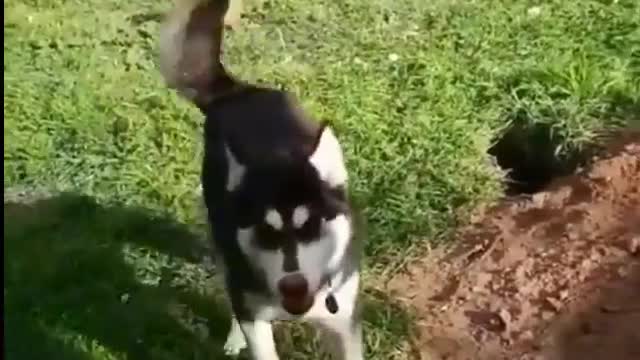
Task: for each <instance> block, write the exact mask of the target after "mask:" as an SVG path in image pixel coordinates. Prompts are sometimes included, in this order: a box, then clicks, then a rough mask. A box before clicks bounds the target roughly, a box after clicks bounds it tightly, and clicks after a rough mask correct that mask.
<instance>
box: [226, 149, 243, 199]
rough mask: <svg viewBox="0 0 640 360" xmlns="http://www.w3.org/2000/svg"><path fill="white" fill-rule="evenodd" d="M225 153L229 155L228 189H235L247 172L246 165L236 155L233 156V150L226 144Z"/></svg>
mask: <svg viewBox="0 0 640 360" xmlns="http://www.w3.org/2000/svg"><path fill="white" fill-rule="evenodd" d="M224 151H225V154H226V155H227V168H228V170H227V186H226V188H227V191H234V190H235V189H237V188H238V186H240V184H242V180H244V175H245V173H246V172H247V168H246V166H244V165H242V164H240V162H238V160H236V157H235V156H233V154H232V153H231V150H229V148H228V147H226V146H225V148H224Z"/></svg>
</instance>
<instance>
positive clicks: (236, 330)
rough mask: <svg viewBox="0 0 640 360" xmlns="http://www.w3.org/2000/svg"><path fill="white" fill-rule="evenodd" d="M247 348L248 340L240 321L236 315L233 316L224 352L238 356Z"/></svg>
mask: <svg viewBox="0 0 640 360" xmlns="http://www.w3.org/2000/svg"><path fill="white" fill-rule="evenodd" d="M246 348H247V341H246V339H245V337H244V334H243V333H242V329H241V328H240V323H239V322H238V319H236V317H235V316H231V329H230V330H229V335H227V341H226V342H225V343H224V353H225V354H226V355H227V356H237V355H238V354H240V352H241V351H242V350H244V349H246Z"/></svg>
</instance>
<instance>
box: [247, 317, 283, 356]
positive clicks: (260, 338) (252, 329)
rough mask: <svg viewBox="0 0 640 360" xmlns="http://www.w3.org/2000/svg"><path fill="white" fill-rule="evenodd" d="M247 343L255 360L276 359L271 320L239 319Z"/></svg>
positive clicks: (276, 353)
mask: <svg viewBox="0 0 640 360" xmlns="http://www.w3.org/2000/svg"><path fill="white" fill-rule="evenodd" d="M240 328H241V329H242V332H243V333H244V337H245V339H246V341H247V345H248V347H249V349H250V351H251V353H252V355H253V358H254V359H255V360H278V359H279V357H278V352H277V351H276V344H275V342H274V341H273V329H272V327H271V322H269V321H264V320H259V319H257V320H254V321H241V322H240Z"/></svg>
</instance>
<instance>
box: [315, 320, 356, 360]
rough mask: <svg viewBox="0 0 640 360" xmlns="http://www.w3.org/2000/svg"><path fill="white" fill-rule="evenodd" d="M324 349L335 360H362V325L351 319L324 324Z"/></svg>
mask: <svg viewBox="0 0 640 360" xmlns="http://www.w3.org/2000/svg"><path fill="white" fill-rule="evenodd" d="M322 330H323V335H324V336H323V340H324V347H325V349H326V351H327V352H328V353H329V354H330V355H331V357H332V359H333V360H362V359H364V352H363V346H362V325H361V323H360V322H359V321H357V320H355V319H351V318H342V319H335V320H334V321H331V322H325V323H324V324H322Z"/></svg>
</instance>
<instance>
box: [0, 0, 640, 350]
mask: <svg viewBox="0 0 640 360" xmlns="http://www.w3.org/2000/svg"><path fill="white" fill-rule="evenodd" d="M249 3H250V4H251V10H250V11H249V12H248V13H247V14H246V16H247V17H246V18H245V19H244V27H243V28H242V29H240V30H239V31H237V32H233V33H229V34H228V36H227V40H228V45H227V46H226V50H225V52H226V54H225V56H226V57H225V62H226V63H227V64H228V66H229V68H230V69H231V70H232V71H233V72H234V73H235V74H237V75H239V76H240V77H242V78H244V79H248V80H255V81H260V82H263V83H267V84H275V85H278V86H282V87H285V88H288V89H289V90H291V91H293V92H294V93H296V94H298V96H299V97H300V98H301V99H302V101H303V102H304V103H305V105H306V106H307V108H308V110H309V112H311V113H312V114H313V115H315V116H316V117H317V118H318V119H324V120H328V121H330V122H331V123H332V124H333V125H334V127H335V128H336V129H337V132H338V134H339V136H340V137H341V139H342V141H343V143H344V146H345V152H346V157H347V159H348V165H349V168H350V171H351V179H352V192H353V195H354V196H355V198H356V200H357V203H358V204H359V205H361V207H362V209H363V212H364V215H365V216H366V218H367V221H368V224H369V229H368V233H369V239H368V243H367V248H366V250H367V255H368V257H367V264H366V265H367V268H368V269H370V270H372V271H371V272H370V274H372V276H370V277H369V278H368V280H372V279H373V278H374V277H375V274H379V273H380V271H383V270H386V269H388V267H387V266H388V263H389V262H390V261H394V260H396V259H398V258H400V257H402V256H404V255H406V254H407V252H408V250H407V249H411V248H413V247H420V246H422V245H424V244H425V243H436V242H438V241H440V240H441V239H443V238H444V237H445V235H446V234H447V232H448V231H449V230H450V229H451V227H452V226H453V225H455V224H456V223H457V221H459V220H464V214H465V211H466V210H468V209H471V208H472V207H474V206H476V205H478V204H480V203H482V202H485V201H490V200H492V199H495V198H496V196H499V195H500V193H501V184H500V180H501V176H502V175H501V172H500V171H498V170H497V169H495V168H494V167H493V166H492V164H491V161H489V159H488V157H487V155H486V152H487V150H488V149H489V148H490V146H491V145H492V143H493V142H494V141H495V140H496V139H497V138H498V137H499V136H500V135H501V134H502V133H504V132H505V131H506V130H507V129H508V128H509V126H512V125H517V126H518V127H520V128H522V129H525V130H526V129H529V128H531V129H538V128H539V126H544V127H546V128H550V129H551V130H552V131H551V132H550V133H551V134H552V138H551V139H538V140H534V141H535V142H536V143H538V142H539V143H543V144H547V145H546V146H548V147H552V150H553V151H552V153H553V154H554V156H556V157H557V158H558V159H560V160H561V159H562V158H563V157H570V156H573V155H574V154H575V153H576V152H580V151H581V149H583V148H584V147H585V146H587V145H589V144H590V143H591V142H592V141H593V140H594V139H595V138H596V136H597V134H598V133H599V132H600V131H602V130H608V129H611V128H612V127H615V126H618V125H622V124H624V123H625V122H626V121H629V120H638V114H640V4H638V2H637V1H635V0H619V1H613V0H612V1H605V0H602V1H563V0H555V1H545V2H536V1H526V0H513V1H491V0H480V1H473V2H472V1H456V0H447V1H444V0H435V1H420V0H369V1H364V0H340V1H333V0H322V1H316V2H308V1H303V0H281V1H261V2H259V1H258V0H254V1H253V2H249ZM4 6H5V18H4V30H5V45H4V71H5V75H4V76H5V81H4V90H5V95H4V116H5V121H4V140H5V143H4V144H5V145H4V172H5V178H4V179H5V185H4V186H5V189H7V188H10V187H11V188H14V187H23V188H27V189H34V188H35V189H42V188H46V189H55V190H57V191H66V192H69V193H70V194H67V195H56V196H55V197H54V198H52V199H49V200H43V201H39V202H36V203H34V204H32V205H31V206H30V207H25V205H21V204H20V203H19V202H15V201H12V202H10V203H8V202H7V199H5V217H4V219H5V233H4V234H5V242H4V249H5V288H4V290H5V292H4V301H5V305H6V310H5V333H6V334H7V349H8V352H7V355H8V356H9V358H10V359H31V358H34V359H35V358H45V357H47V358H61V359H92V360H103V359H124V358H135V359H144V358H153V359H178V358H180V359H184V358H192V359H201V358H205V357H208V358H211V357H212V356H213V357H216V355H219V353H218V350H219V347H220V343H221V341H222V340H223V339H222V337H223V336H224V334H223V333H224V330H226V327H227V324H226V321H227V316H228V315H227V312H225V311H223V305H216V303H217V302H220V301H222V298H221V295H220V291H219V289H218V288H217V287H216V285H215V282H213V281H211V275H209V272H208V271H207V269H206V267H205V266H203V265H202V264H201V262H202V259H200V258H198V257H196V258H193V255H194V254H200V255H201V254H202V253H204V252H203V251H200V250H198V247H196V248H193V247H192V246H199V245H198V244H201V243H202V241H201V239H202V238H203V230H202V229H203V228H202V216H201V215H202V209H201V207H200V202H199V199H198V198H197V190H196V188H197V185H198V179H199V175H198V170H199V160H200V157H201V148H202V146H201V140H200V137H201V121H202V119H201V116H200V115H199V114H198V112H197V111H196V110H195V109H194V108H193V107H191V106H190V105H189V104H187V103H186V102H184V101H183V100H181V99H179V98H178V97H177V96H176V95H175V94H173V93H171V92H170V91H169V90H167V89H166V87H165V86H164V84H163V83H162V80H161V79H160V76H159V73H158V70H157V66H156V53H155V52H156V40H157V39H156V35H157V32H158V21H159V19H160V18H161V16H162V13H163V12H164V11H165V10H166V9H167V8H168V6H170V2H169V1H168V0H165V1H149V0H143V1H135V2H131V1H123V0H101V1H97V0H85V1H76V0H31V1H26V0H25V1H16V0H10V1H5V4H4ZM544 133H545V134H547V132H544ZM536 134H537V132H536ZM545 136H546V135H545ZM532 137H534V136H532ZM525 138H526V136H525ZM547 150H548V149H547ZM185 252H186V253H185ZM165 280H166V281H165ZM367 299H368V302H367V304H368V305H367V306H368V309H371V310H370V311H367V312H366V316H367V328H366V332H367V345H368V351H369V354H371V356H374V357H373V358H380V359H383V358H384V359H387V358H396V359H403V358H406V356H407V355H406V354H405V352H404V350H405V348H404V346H405V345H406V341H407V331H408V326H409V325H408V322H409V318H408V316H409V315H407V314H406V313H405V312H404V311H402V310H400V309H397V308H396V307H394V306H392V301H390V300H384V299H383V300H380V299H381V297H380V294H378V293H370V294H368V295H367ZM125 300H126V301H125ZM374 300H375V301H374ZM304 334H305V331H301V330H300V329H299V328H295V329H294V331H291V329H290V328H288V327H287V328H284V329H283V330H281V331H280V332H279V333H278V336H279V338H281V340H282V343H283V344H284V345H283V346H284V348H285V350H286V351H287V354H288V355H289V356H288V357H287V358H292V359H298V358H300V359H303V358H307V357H308V354H309V352H310V351H313V348H314V347H313V346H314V345H313V342H306V341H304V342H302V341H300V336H304ZM40 345H41V346H40ZM305 354H307V357H305Z"/></svg>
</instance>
